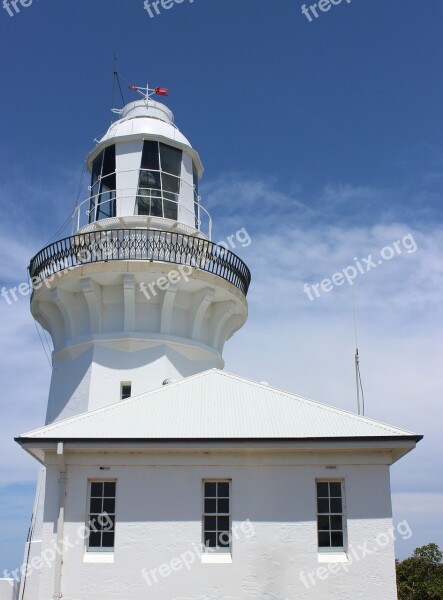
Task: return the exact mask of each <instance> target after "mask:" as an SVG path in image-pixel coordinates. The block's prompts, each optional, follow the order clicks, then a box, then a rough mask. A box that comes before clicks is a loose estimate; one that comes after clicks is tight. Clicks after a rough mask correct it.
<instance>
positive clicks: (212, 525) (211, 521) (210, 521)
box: [205, 517, 217, 531]
mask: <svg viewBox="0 0 443 600" xmlns="http://www.w3.org/2000/svg"><path fill="white" fill-rule="evenodd" d="M205 531H217V517H205Z"/></svg>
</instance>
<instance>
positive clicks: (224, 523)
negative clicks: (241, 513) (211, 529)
mask: <svg viewBox="0 0 443 600" xmlns="http://www.w3.org/2000/svg"><path fill="white" fill-rule="evenodd" d="M217 529H218V531H229V517H217Z"/></svg>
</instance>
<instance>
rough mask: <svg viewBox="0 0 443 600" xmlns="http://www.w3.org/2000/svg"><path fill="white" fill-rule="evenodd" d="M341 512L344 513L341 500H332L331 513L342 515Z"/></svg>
mask: <svg viewBox="0 0 443 600" xmlns="http://www.w3.org/2000/svg"><path fill="white" fill-rule="evenodd" d="M319 502H320V500H319ZM319 512H320V511H319ZM341 512H343V506H342V501H341V498H331V513H341Z"/></svg>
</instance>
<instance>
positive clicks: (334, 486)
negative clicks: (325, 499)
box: [329, 482, 341, 498]
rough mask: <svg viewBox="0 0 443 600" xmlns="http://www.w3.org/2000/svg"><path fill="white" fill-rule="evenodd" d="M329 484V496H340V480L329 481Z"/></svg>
mask: <svg viewBox="0 0 443 600" xmlns="http://www.w3.org/2000/svg"><path fill="white" fill-rule="evenodd" d="M329 485H330V488H331V498H332V497H335V498H341V483H340V482H331V483H330V484H329Z"/></svg>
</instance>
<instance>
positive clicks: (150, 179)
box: [139, 171, 161, 189]
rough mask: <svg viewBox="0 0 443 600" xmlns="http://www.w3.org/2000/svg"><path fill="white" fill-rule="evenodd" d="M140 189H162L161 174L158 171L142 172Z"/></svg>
mask: <svg viewBox="0 0 443 600" xmlns="http://www.w3.org/2000/svg"><path fill="white" fill-rule="evenodd" d="M139 187H140V189H142V188H143V189H152V188H154V189H160V188H161V184H160V173H159V172H158V171H140V182H139Z"/></svg>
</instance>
